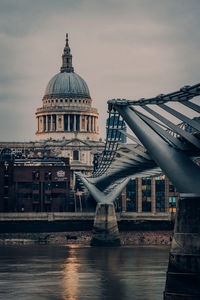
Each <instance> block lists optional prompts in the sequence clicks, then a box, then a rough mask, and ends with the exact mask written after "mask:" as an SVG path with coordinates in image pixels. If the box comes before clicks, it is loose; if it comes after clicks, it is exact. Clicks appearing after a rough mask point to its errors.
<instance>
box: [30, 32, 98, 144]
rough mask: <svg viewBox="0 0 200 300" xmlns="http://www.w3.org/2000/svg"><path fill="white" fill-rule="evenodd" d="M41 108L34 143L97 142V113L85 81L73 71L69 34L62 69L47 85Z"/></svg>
mask: <svg viewBox="0 0 200 300" xmlns="http://www.w3.org/2000/svg"><path fill="white" fill-rule="evenodd" d="M42 101H43V106H42V108H38V109H37V111H36V119H37V131H36V141H42V140H49V139H52V140H63V139H66V140H71V139H74V138H77V139H80V140H90V141H98V111H97V109H96V108H93V107H92V99H91V97H90V92H89V89H88V86H87V84H86V82H85V81H84V80H83V79H82V78H81V77H80V76H79V75H78V74H76V73H75V72H74V68H73V66H72V55H71V50H70V47H69V41H68V34H66V44H65V47H64V51H63V55H62V67H61V69H60V73H58V74H56V75H55V76H54V77H53V78H52V79H51V80H50V81H49V83H48V84H47V87H46V90H45V94H44V97H43V100H42Z"/></svg>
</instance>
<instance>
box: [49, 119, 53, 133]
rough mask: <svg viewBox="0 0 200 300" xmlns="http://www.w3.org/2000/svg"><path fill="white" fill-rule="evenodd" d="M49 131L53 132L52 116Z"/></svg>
mask: <svg viewBox="0 0 200 300" xmlns="http://www.w3.org/2000/svg"><path fill="white" fill-rule="evenodd" d="M50 131H53V115H51V127H50Z"/></svg>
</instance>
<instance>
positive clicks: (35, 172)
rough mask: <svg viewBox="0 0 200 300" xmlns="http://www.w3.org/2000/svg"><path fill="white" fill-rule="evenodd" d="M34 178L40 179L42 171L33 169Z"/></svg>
mask: <svg viewBox="0 0 200 300" xmlns="http://www.w3.org/2000/svg"><path fill="white" fill-rule="evenodd" d="M32 179H33V180H39V179H40V172H39V171H33V172H32Z"/></svg>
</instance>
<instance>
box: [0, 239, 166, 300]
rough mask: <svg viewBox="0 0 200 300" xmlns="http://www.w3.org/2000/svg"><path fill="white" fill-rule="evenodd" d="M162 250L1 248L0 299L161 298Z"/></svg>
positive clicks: (163, 250) (163, 270)
mask: <svg viewBox="0 0 200 300" xmlns="http://www.w3.org/2000/svg"><path fill="white" fill-rule="evenodd" d="M168 251H169V249H167V248H162V247H121V248H91V247H83V246H73V245H72V246H70V247H55V246H47V245H44V246H31V247H30V246H21V247H7V246H6V247H1V248H0V299H6V300H10V299H20V300H21V299H24V300H25V299H26V300H35V299H36V300H41V299H50V300H54V299H63V300H86V299H87V300H100V299H105V300H111V299H115V300H122V299H123V300H124V299H131V300H132V299H136V300H138V299H141V300H157V299H159V300H160V299H162V293H163V290H164V285H165V276H166V269H167V262H168Z"/></svg>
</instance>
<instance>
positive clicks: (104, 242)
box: [91, 203, 121, 247]
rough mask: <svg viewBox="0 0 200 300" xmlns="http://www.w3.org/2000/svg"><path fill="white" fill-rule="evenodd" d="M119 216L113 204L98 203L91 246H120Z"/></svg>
mask: <svg viewBox="0 0 200 300" xmlns="http://www.w3.org/2000/svg"><path fill="white" fill-rule="evenodd" d="M120 245H121V242H120V236H119V230H118V225H117V218H116V214H115V208H114V205H113V204H102V203H98V204H97V207H96V214H95V219H94V227H93V238H92V240H91V246H103V247H104V246H120Z"/></svg>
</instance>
